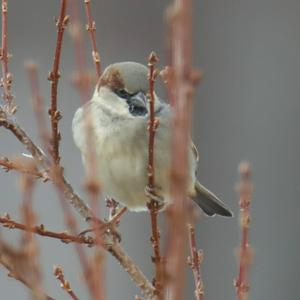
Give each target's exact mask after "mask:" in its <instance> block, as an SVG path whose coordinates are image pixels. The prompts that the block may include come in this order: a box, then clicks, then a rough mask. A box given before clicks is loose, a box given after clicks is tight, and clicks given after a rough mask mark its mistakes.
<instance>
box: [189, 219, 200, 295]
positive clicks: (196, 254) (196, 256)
mask: <svg viewBox="0 0 300 300" xmlns="http://www.w3.org/2000/svg"><path fill="white" fill-rule="evenodd" d="M189 241H190V251H191V256H190V257H189V258H188V264H189V265H190V267H191V269H192V270H193V275H194V281H195V297H196V300H203V299H204V286H203V281H202V277H201V272H200V265H201V263H202V260H203V251H202V250H198V249H197V245H196V236H195V227H194V225H192V224H189Z"/></svg>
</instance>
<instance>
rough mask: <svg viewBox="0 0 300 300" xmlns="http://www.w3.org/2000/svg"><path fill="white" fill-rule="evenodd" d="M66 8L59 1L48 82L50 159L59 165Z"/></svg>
mask: <svg viewBox="0 0 300 300" xmlns="http://www.w3.org/2000/svg"><path fill="white" fill-rule="evenodd" d="M66 6H67V0H61V5H60V14H59V18H58V20H57V22H56V27H57V39H56V48H55V54H54V60H53V67H52V71H51V72H50V73H49V76H48V80H49V81H50V82H51V107H50V109H49V115H50V118H51V128H52V139H51V144H52V147H53V149H52V158H53V162H54V163H55V164H59V161H60V156H59V142H60V139H61V136H60V133H59V130H58V122H59V120H60V119H61V114H60V112H59V111H58V110H57V87H58V80H59V77H60V73H59V66H60V57H61V48H62V42H63V36H64V31H65V27H66V25H67V23H68V21H69V16H66Z"/></svg>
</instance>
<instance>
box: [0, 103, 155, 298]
mask: <svg viewBox="0 0 300 300" xmlns="http://www.w3.org/2000/svg"><path fill="white" fill-rule="evenodd" d="M0 126H2V127H4V128H6V129H7V130H9V131H10V132H11V133H12V134H13V135H14V136H15V137H16V138H17V139H18V140H19V141H20V142H21V143H22V144H23V145H24V146H25V148H26V149H27V150H28V151H29V152H30V153H31V155H32V156H33V158H34V159H35V160H36V161H37V162H38V163H39V164H40V165H41V166H42V167H43V169H44V170H46V171H47V174H48V175H49V178H50V179H51V180H52V181H55V178H56V180H57V175H56V176H53V175H52V173H53V171H51V164H50V162H49V161H48V159H47V157H46V156H45V155H44V154H43V153H42V152H41V150H40V149H39V148H38V147H37V146H36V145H35V143H34V142H33V141H32V140H31V139H30V137H29V136H28V135H27V133H26V132H25V131H24V130H23V129H22V128H21V127H20V126H19V125H18V124H17V123H16V122H15V120H12V119H11V118H9V116H8V114H7V113H6V112H5V111H4V110H2V109H1V107H0ZM52 169H53V166H52ZM58 174H59V178H60V179H59V182H60V185H61V190H62V193H63V196H64V197H65V198H66V199H68V200H69V201H70V203H71V204H72V206H73V207H74V209H76V211H77V212H78V213H79V214H80V215H81V216H82V217H83V218H84V220H85V221H86V222H88V223H90V222H91V221H92V219H93V218H94V214H93V212H92V211H91V209H90V208H89V207H88V206H87V205H86V204H85V202H84V201H83V200H82V199H81V198H80V197H79V196H78V195H77V194H76V193H75V191H74V190H73V188H72V186H71V185H70V183H69V182H68V181H67V180H66V178H65V177H64V176H63V174H62V173H61V172H59V173H58ZM108 239H109V237H108ZM105 249H106V250H107V251H108V252H109V253H110V254H111V255H112V256H114V257H115V258H116V259H117V260H118V262H119V263H120V264H121V265H122V267H123V268H124V270H125V271H126V272H127V273H128V274H129V275H130V277H131V278H132V280H133V281H134V283H135V284H136V286H138V287H139V288H140V289H141V290H142V293H143V294H144V295H145V297H146V299H154V298H155V296H154V288H153V286H152V285H151V283H150V282H149V281H148V279H147V278H146V277H145V275H144V274H143V272H142V271H141V270H140V269H139V267H138V266H137V265H136V264H135V262H134V261H133V260H132V259H131V258H130V257H129V256H128V255H127V253H126V252H125V251H124V249H123V248H122V247H121V246H120V244H119V243H113V244H111V245H109V247H106V248H105Z"/></svg>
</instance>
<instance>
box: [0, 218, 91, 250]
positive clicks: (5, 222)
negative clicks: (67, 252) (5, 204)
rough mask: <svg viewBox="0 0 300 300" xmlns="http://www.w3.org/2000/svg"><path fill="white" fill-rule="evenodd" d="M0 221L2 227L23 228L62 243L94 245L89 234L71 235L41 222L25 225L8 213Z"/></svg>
mask: <svg viewBox="0 0 300 300" xmlns="http://www.w3.org/2000/svg"><path fill="white" fill-rule="evenodd" d="M0 223H1V224H2V226H3V227H6V228H8V229H19V230H24V231H28V232H32V233H35V234H38V235H40V236H45V237H50V238H54V239H59V240H60V241H62V242H63V243H66V244H68V243H80V244H86V245H88V246H93V245H94V238H92V237H91V236H84V235H71V234H69V233H67V232H55V231H50V230H47V229H45V226H44V225H43V224H41V225H38V226H30V227H28V226H26V225H25V224H22V223H18V222H16V221H14V220H12V219H11V218H10V216H9V215H5V216H3V217H0Z"/></svg>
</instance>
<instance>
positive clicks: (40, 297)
mask: <svg viewBox="0 0 300 300" xmlns="http://www.w3.org/2000/svg"><path fill="white" fill-rule="evenodd" d="M0 264H1V265H2V266H4V267H5V268H6V269H7V270H8V271H9V274H8V276H10V277H12V278H14V279H16V280H18V281H20V282H21V283H23V284H24V285H25V286H26V287H27V288H28V289H29V290H30V291H31V294H32V297H33V298H34V299H36V300H54V299H53V298H51V297H49V296H48V295H46V294H45V293H44V292H43V291H42V290H41V289H38V290H36V286H35V283H34V282H32V280H30V279H32V277H31V268H30V266H29V265H28V257H27V255H24V253H23V252H22V251H17V250H15V249H14V248H12V247H11V246H9V245H7V244H6V243H4V242H3V241H0Z"/></svg>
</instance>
